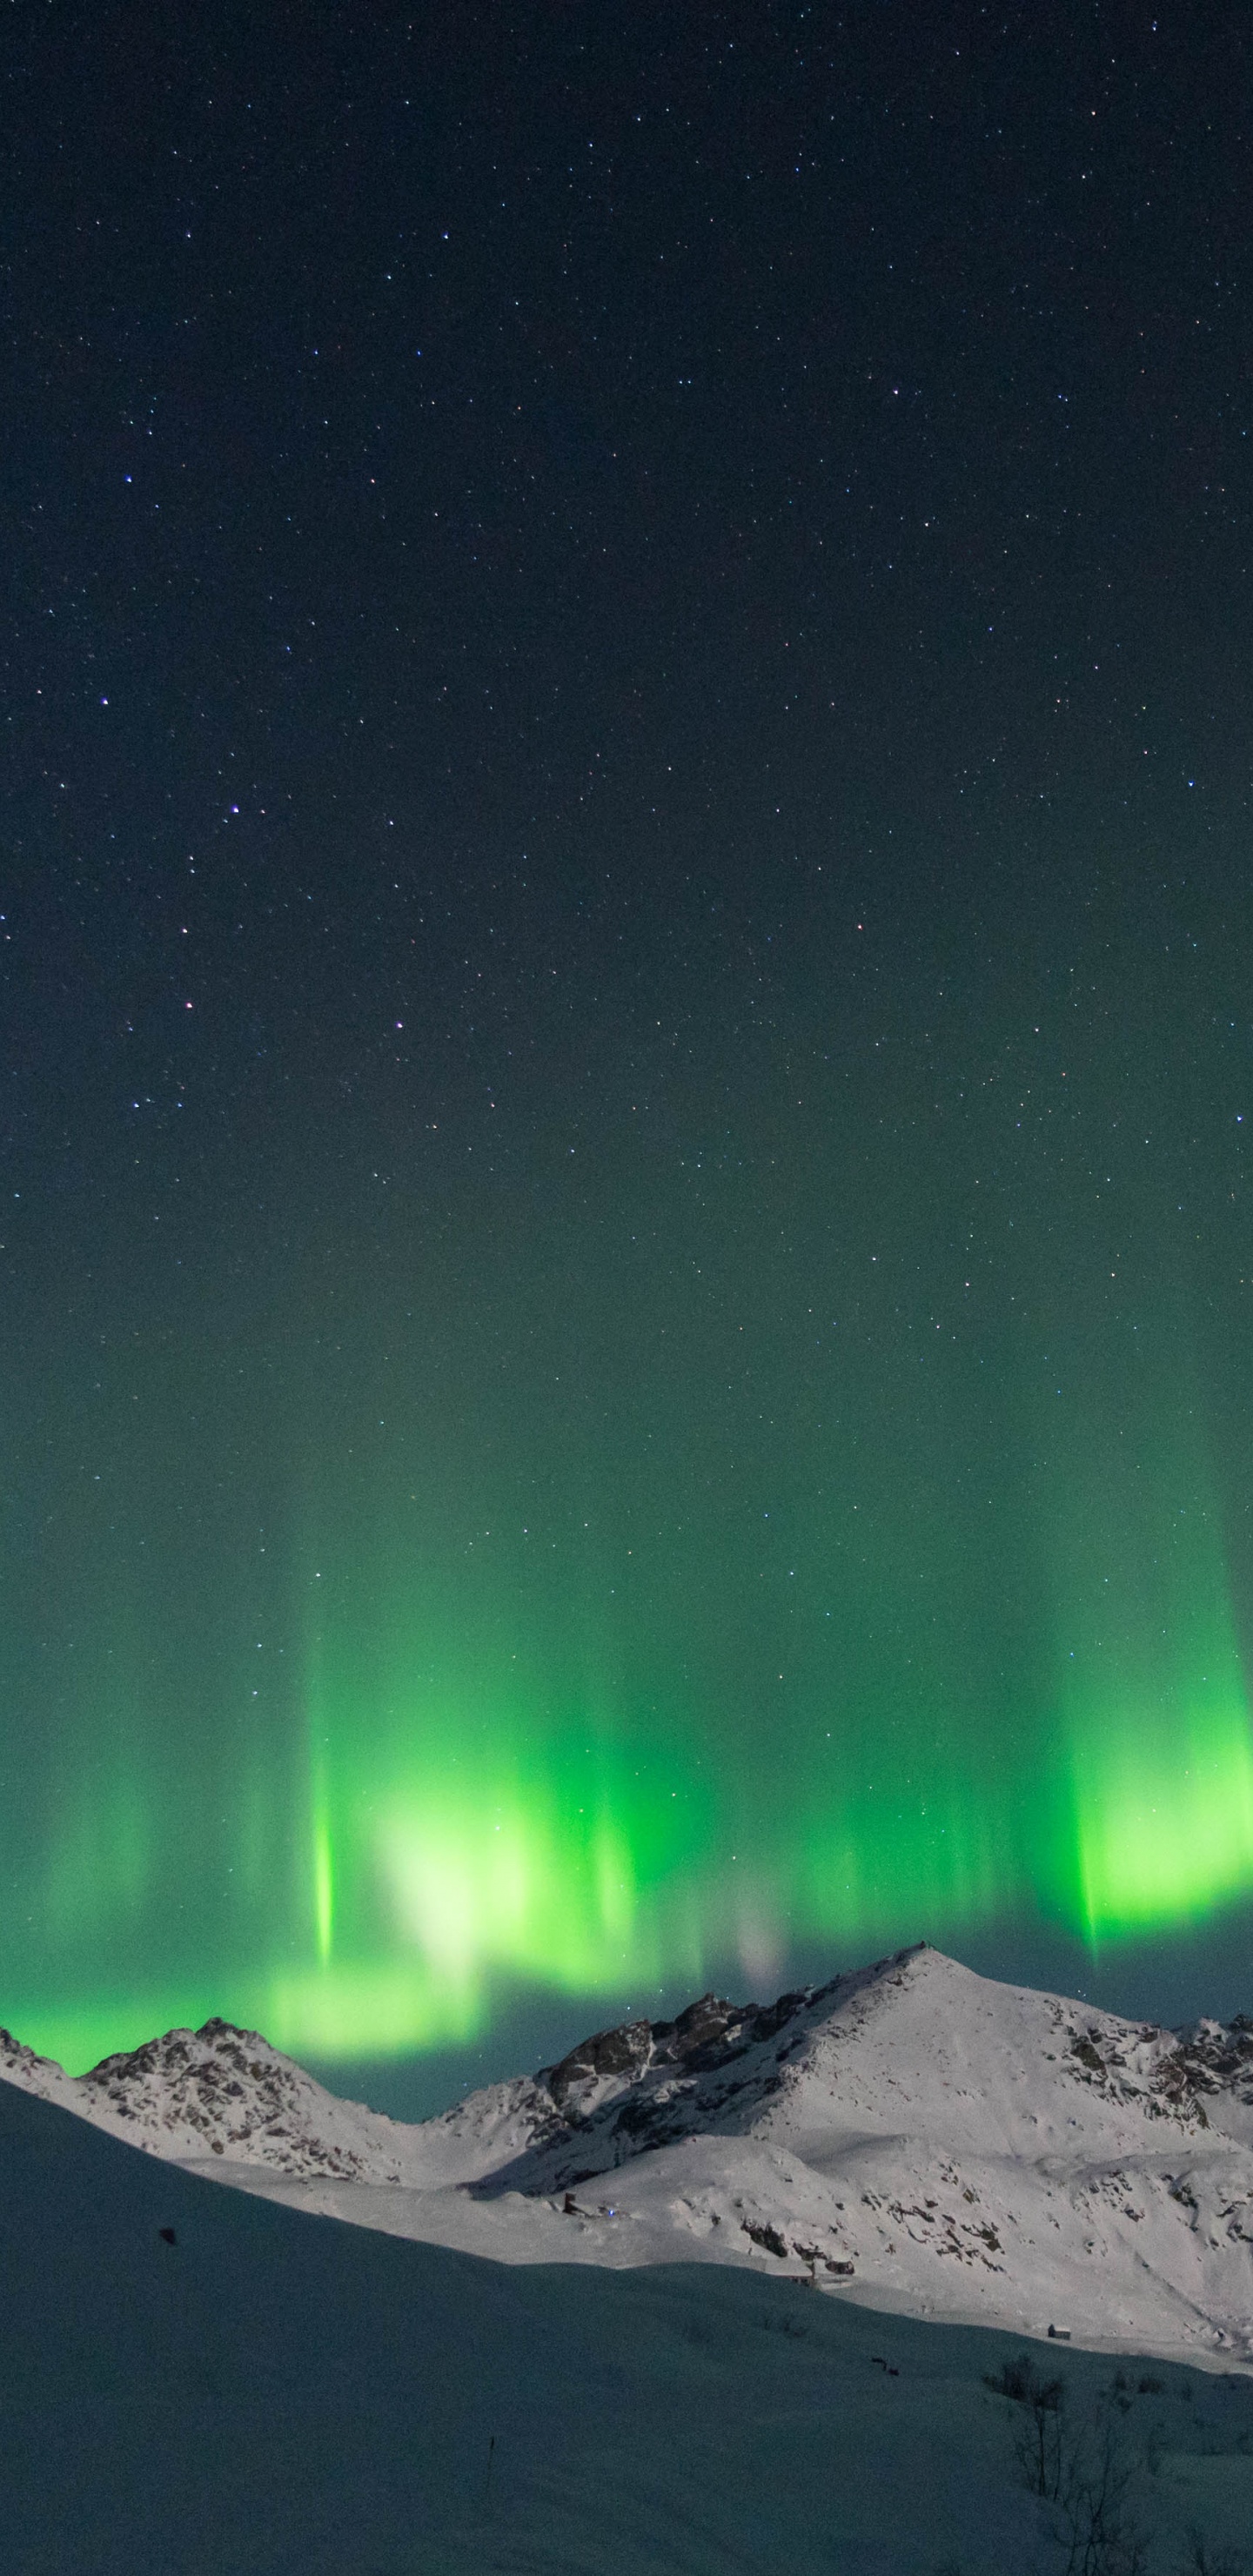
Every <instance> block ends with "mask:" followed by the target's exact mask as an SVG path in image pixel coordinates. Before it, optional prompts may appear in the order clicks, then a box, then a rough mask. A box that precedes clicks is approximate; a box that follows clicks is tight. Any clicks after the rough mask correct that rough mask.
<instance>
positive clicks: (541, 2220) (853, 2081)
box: [0, 1944, 1253, 2368]
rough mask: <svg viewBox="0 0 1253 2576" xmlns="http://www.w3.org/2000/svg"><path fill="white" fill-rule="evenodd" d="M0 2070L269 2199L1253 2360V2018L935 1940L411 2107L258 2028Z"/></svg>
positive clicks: (617, 2035)
mask: <svg viewBox="0 0 1253 2576" xmlns="http://www.w3.org/2000/svg"><path fill="white" fill-rule="evenodd" d="M0 2077H2V2078H3V2079H5V2080H7V2082H8V2083H9V2084H11V2085H16V2086H18V2087H20V2088H22V2089H23V2090H25V2091H26V2092H28V2093H31V2094H34V2095H38V2096H41V2097H42V2098H43V2099H44V2100H46V2101H49V2102H53V2103H56V2104H58V2105H60V2106H61V2107H62V2108H63V2109H65V2110H68V2111H71V2112H73V2113H75V2114H76V2115H77V2116H78V2117H79V2118H81V2119H84V2120H86V2121H88V2122H90V2123H92V2124H93V2125H94V2126H95V2127H96V2128H98V2129H102V2130H106V2131H109V2132H111V2133H112V2134H113V2136H115V2137H116V2138H120V2139H123V2140H125V2141H127V2142H128V2143H129V2144H131V2145H132V2146H135V2147H139V2148H142V2149H145V2150H146V2151H147V2152H148V2153H150V2154H153V2155H156V2156H158V2157H161V2158H163V2159H166V2160H168V2161H170V2162H172V2163H176V2164H179V2165H181V2166H184V2167H186V2168H189V2169H190V2170H192V2171H194V2172H199V2173H201V2174H206V2175H212V2176H213V2177H214V2178H215V2179H217V2180H220V2181H223V2182H229V2183H231V2184H234V2185H236V2186H238V2187H241V2188H243V2189H246V2190H248V2191H249V2192H252V2193H257V2194H260V2195H262V2196H263V2197H265V2198H268V2199H271V2200H278V2201H285V2202H287V2203H289V2204H291V2205H293V2206H295V2207H297V2208H301V2209H305V2210H310V2211H314V2212H317V2213H319V2214H321V2215H323V2216H332V2217H336V2218H339V2219H344V2220H348V2221H350V2222H352V2223H354V2224H359V2225H364V2226H367V2227H371V2228H376V2229H382V2230H383V2231H385V2232H387V2233H390V2234H392V2235H396V2236H401V2237H408V2238H411V2239H417V2240H421V2241H424V2242H426V2243H428V2244H432V2245H442V2246H445V2247H449V2248H454V2249H457V2250H460V2251H462V2252H469V2253H477V2254H485V2255H490V2256H493V2257H494V2258H495V2259H497V2260H498V2261H500V2260H503V2261H505V2262H511V2263H553V2262H575V2263H581V2264H595V2265H604V2266H608V2267H611V2268H614V2269H620V2268H629V2267H635V2266H638V2265H656V2264H668V2263H674V2262H676V2261H681V2262H687V2263H691V2262H697V2263H716V2264H723V2265H727V2264H730V2265H734V2266H739V2267H742V2268H748V2269H751V2270H755V2271H757V2272H759V2273H762V2274H767V2275H769V2276H770V2277H771V2278H772V2279H776V2280H780V2281H782V2280H785V2279H792V2280H794V2281H796V2282H798V2283H800V2284H803V2285H808V2286H810V2287H812V2288H814V2289H816V2290H818V2291H819V2292H822V2293H826V2294H827V2295H829V2296H833V2297H837V2298H841V2299H844V2300H846V2301H847V2300H852V2301H855V2302H857V2303H859V2304H864V2305H867V2306H870V2307H873V2308H877V2309H879V2310H894V2311H896V2312H898V2313H901V2314H909V2315H912V2316H916V2317H919V2318H926V2319H934V2320H936V2321H950V2322H964V2323H970V2324H981V2325H986V2326H997V2327H1002V2328H1009V2329H1011V2330H1012V2331H1014V2332H1016V2333H1019V2334H1026V2335H1031V2336H1036V2337H1040V2338H1045V2339H1047V2338H1048V2337H1049V2336H1050V2334H1051V2335H1052V2336H1053V2337H1054V2339H1056V2340H1070V2339H1073V2341H1074V2342H1075V2343H1076V2344H1083V2345H1086V2346H1088V2347H1089V2348H1092V2349H1096V2350H1102V2349H1103V2350H1111V2351H1128V2352H1136V2353H1140V2354H1159V2355H1166V2356H1172V2357H1175V2358H1178V2359H1184V2358H1186V2359H1189V2360H1192V2361H1194V2362H1199V2363H1201V2364H1202V2365H1204V2364H1207V2363H1208V2365H1209V2366H1210V2367H1214V2366H1222V2367H1225V2368H1231V2367H1232V2365H1233V2364H1234V2365H1236V2366H1237V2367H1238V2366H1239V2365H1240V2364H1241V2363H1253V2021H1251V2020H1250V2019H1248V2018H1247V2017H1245V2016H1240V2017H1238V2018H1237V2019H1236V2020H1235V2021H1234V2022H1232V2023H1230V2024H1226V2025H1224V2024H1221V2023H1218V2022H1214V2021H1202V2022H1200V2023H1198V2024H1197V2025H1195V2026H1194V2027H1193V2028H1191V2029H1188V2030H1184V2031H1171V2030H1164V2029H1160V2028H1158V2027H1156V2026H1155V2025H1152V2024H1149V2023H1140V2022H1133V2021H1128V2020H1125V2019H1122V2018H1120V2017H1119V2016H1117V2015H1115V2014H1111V2013H1106V2012H1101V2011H1097V2010H1094V2009H1093V2008H1092V2007H1091V2006H1089V2005H1087V2004H1084V2003H1081V2002H1078V2001H1070V2000H1067V1999H1065V1998H1063V1997H1059V1996H1054V1995H1049V1994H1042V1993H1038V1992H1036V1991H1034V1990H1033V1989H1030V1988H1022V1987H1016V1986H1010V1985H1005V1984H1001V1983H999V1982H997V1981H995V1980H992V1979H988V1978H983V1977H979V1976H976V1975H974V1974H973V1973H972V1972H971V1971H970V1970H969V1969H967V1968H964V1967H962V1966H960V1965H959V1964H958V1963H957V1962H956V1961H954V1960H952V1959H949V1958H946V1957H945V1956H943V1954H942V1953H940V1952H938V1951H936V1950H933V1949H930V1948H928V1947H927V1946H926V1945H925V1944H922V1945H919V1946H918V1947H917V1948H914V1949H910V1950H905V1951H900V1952H898V1953H896V1954H894V1955H893V1956H892V1957H890V1958H887V1959H882V1960H879V1961H877V1962H876V1963H875V1964H874V1965H873V1966H870V1967H867V1968H865V1969H862V1970H859V1971H857V1972H854V1973H851V1974H848V1975H844V1976H838V1977H834V1978H832V1979H831V1981H830V1982H829V1983H828V1984H825V1985H822V1986H818V1987H812V1986H810V1987H805V1988H803V1989H801V1990H799V1991H796V1992H793V1993H790V1994H785V1995H782V1996H780V1998H779V1999H778V2001H777V2002H775V2003H773V2004H769V2005H757V2004H732V2003H729V2002H726V2001H724V2000H722V1999H720V1998H718V1997H717V1996H714V1995H705V1996H702V1997H701V1998H700V1999H699V2000H698V2001H696V2002H694V2003H692V2004H691V2005H689V2006H688V2008H687V2010H686V2011H684V2012H682V2013H680V2014H679V2016H678V2017H677V2019H676V2020H674V2021H669V2022H667V2021H661V2022H649V2021H645V2020H639V2021H632V2022H629V2023H626V2024H624V2025H622V2026H620V2027H618V2028H615V2029H612V2030H607V2031H600V2032H597V2033H595V2034H594V2035H593V2036H591V2037H590V2038H588V2039H586V2040H584V2041H582V2042H580V2043H579V2044H578V2045H577V2046H575V2047H574V2048H572V2049H571V2050H570V2051H569V2053H568V2054H567V2055H566V2056H565V2057H564V2058H563V2059H562V2060H561V2061H560V2063H559V2064H557V2065H554V2066H549V2067H545V2068H542V2069H541V2070H540V2071H539V2072H538V2073H536V2074H534V2075H525V2076H519V2077H516V2078H514V2079H512V2080H510V2081H508V2082H506V2083H502V2084H495V2085H490V2086H488V2087H486V2088H485V2089H484V2090H482V2091H480V2092H478V2093H474V2094H471V2095H469V2096H468V2097H467V2098H466V2099H465V2100H463V2101H462V2102H460V2103H458V2104H457V2105H456V2106H455V2107H454V2108H452V2109H451V2110H449V2111H447V2112H444V2113H442V2114H441V2115H440V2116H438V2117H437V2118H434V2119H429V2120H424V2121H420V2122H417V2123H412V2124H407V2123H404V2122H398V2121H393V2120H391V2119H388V2118H387V2117H386V2116H385V2115H384V2114H382V2113H379V2112H375V2111H370V2110H367V2109H365V2108H364V2107H362V2106H360V2105H358V2104H355V2103H350V2102H346V2101H343V2100H341V2099H339V2098H338V2097H337V2096H335V2095H333V2094H331V2093H329V2092H328V2091H326V2090H325V2089H324V2087H323V2086H321V2085H320V2084H318V2083H316V2082H315V2081H314V2079H313V2078H312V2077H311V2076H309V2075H307V2074H306V2073H305V2072H304V2070H303V2069H302V2068H300V2067H299V2066H296V2065H295V2064H293V2063H292V2061H291V2060H289V2059H287V2058H285V2057H283V2056H281V2055H280V2054H279V2052H278V2051H277V2050H275V2049H273V2048H271V2047H270V2046H269V2044H268V2043H267V2042H266V2041H265V2040H264V2039H262V2038H260V2037H259V2036H258V2035H257V2034H255V2033H253V2032H247V2031H241V2030H237V2029H235V2028H234V2027H232V2026H231V2025H230V2024H228V2023H226V2022H222V2021H210V2022H207V2023H206V2024H205V2025H204V2027H203V2028H202V2029H201V2030H199V2031H195V2032H192V2031H185V2030H182V2031H170V2032H167V2033H166V2034H165V2035H164V2037H162V2038H157V2039H153V2040H151V2041H149V2042H147V2043H146V2044H145V2045H144V2046H143V2047H141V2048H138V2049H136V2050H134V2051H132V2052H130V2053H128V2054H125V2055H119V2056H114V2057H109V2058H106V2059H105V2060H104V2061H103V2063H102V2064H101V2065H99V2066H97V2067H95V2068H93V2069H92V2071H91V2072H90V2073H89V2074H87V2075H84V2076H80V2077H71V2076H68V2075H66V2074H65V2073H64V2072H63V2071H62V2069H61V2068H60V2067H58V2066H56V2065H54V2064H53V2063H52V2062H51V2061H49V2060H47V2059H43V2058H39V2057H36V2056H35V2055H33V2054H32V2052H31V2051H30V2050H28V2049H26V2048H24V2047H22V2046H21V2045H20V2044H19V2042H18V2041H16V2040H14V2039H12V2038H11V2037H10V2036H9V2034H8V2033H7V2032H6V2033H0Z"/></svg>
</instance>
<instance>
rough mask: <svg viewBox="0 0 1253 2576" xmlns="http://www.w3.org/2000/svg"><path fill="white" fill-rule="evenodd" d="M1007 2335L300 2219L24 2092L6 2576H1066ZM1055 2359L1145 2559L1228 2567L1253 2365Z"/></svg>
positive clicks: (4, 2430)
mask: <svg viewBox="0 0 1253 2576" xmlns="http://www.w3.org/2000/svg"><path fill="white" fill-rule="evenodd" d="M666 2152H671V2151H669V2150H667V2151H666ZM215 2170H221V2166H220V2164H219V2165H218V2166H217V2167H216V2168H215ZM238 2170H241V2171H242V2170H243V2168H238ZM288 2187H289V2188H293V2189H298V2188H299V2187H300V2186H299V2185H296V2184H292V2185H289V2186H288ZM333 2187H334V2188H336V2189H339V2190H343V2191H350V2190H351V2189H353V2188H354V2186H352V2185H350V2184H344V2183H340V2184H338V2185H335V2186H333ZM356 2188H363V2187H362V2186H357V2187H356ZM1018 2351H1019V2346H1018V2344H1017V2342H1016V2341H1014V2340H1011V2339H1008V2338H1005V2337H1003V2336H996V2335H987V2334H982V2333H980V2332H978V2331H977V2330H973V2329H970V2328H965V2327H960V2326H959V2327H952V2326H949V2327H944V2328H938V2327H935V2326H928V2325H926V2324H923V2323H920V2322H917V2321H915V2320H912V2319H894V2318H885V2317H883V2316H880V2315H876V2314H872V2313H869V2312H867V2311H866V2310H864V2309H861V2308H857V2307H854V2306H849V2305H846V2304H844V2303H843V2302H842V2301H840V2300H837V2299H823V2298H818V2297H815V2296H814V2295H813V2294H812V2293H811V2292H807V2291H804V2290H801V2291H799V2292H798V2291H797V2290H796V2289H795V2288H792V2287H790V2286H788V2284H787V2283H786V2282H784V2281H783V2280H782V2279H776V2278H770V2279H756V2278H754V2277H753V2275H752V2273H751V2271H747V2270H745V2269H743V2268H740V2269H734V2268H728V2267H725V2266H723V2267H715V2266H703V2267H702V2266H698V2265H691V2264H673V2265H670V2266H663V2267H661V2268H651V2267H650V2268H636V2269H633V2270H630V2271H625V2272H616V2273H614V2272H607V2271H604V2270H601V2269H597V2268H592V2267H580V2266H577V2265H572V2264H568V2263H566V2264H559V2265H554V2266H547V2267H545V2266H539V2267H532V2266H520V2265H517V2264H514V2265H510V2266H505V2265H501V2264H495V2263H483V2262H478V2261H475V2260H473V2259H468V2258H467V2257H465V2256H463V2255H458V2254H453V2253H449V2252H447V2251H445V2250H444V2249H443V2248H441V2247H436V2246H430V2245H424V2244H404V2243H398V2242H396V2241H395V2240H394V2239H390V2238H388V2237H385V2236H381V2235H379V2234H378V2233H376V2232H373V2231H371V2230H369V2229H366V2228H359V2227H343V2226H332V2225H328V2224H326V2223H325V2222H324V2221H321V2220H319V2219H317V2218H313V2219H310V2218H308V2217H297V2216H296V2215H294V2214H293V2213H292V2212H291V2211H290V2210H288V2209H283V2208H276V2207H274V2206H272V2205H271V2204H270V2203H269V2202H268V2201H266V2200H264V2199H257V2198H254V2197H250V2196H249V2195H247V2194H245V2193H243V2192H239V2191H222V2190H220V2189H218V2190H214V2189H212V2188H210V2187H209V2186H208V2185H207V2184H206V2182H205V2181H203V2180H202V2179H200V2178H199V2177H197V2176H196V2175H193V2174H189V2173H187V2172H186V2171H184V2170H181V2169H180V2168H179V2167H178V2166H177V2165H172V2164H169V2163H166V2162H163V2161H160V2160H158V2158H156V2157H155V2156H153V2155H151V2154H137V2153H135V2152H134V2151H133V2150H132V2149H130V2148H128V2147H126V2146H124V2145H120V2144H119V2143H118V2142H117V2141H116V2140H115V2139H113V2138H111V2137H109V2136H106V2135H103V2134H101V2132H100V2131H99V2129H98V2128H94V2127H92V2126H91V2125H89V2124H88V2123H87V2122H85V2121H83V2120H82V2119H79V2118H71V2117H68V2116H67V2115H66V2113H65V2112H64V2110H62V2109H59V2108H57V2107H56V2106H55V2105H53V2104H50V2103H48V2102H44V2101H40V2100H37V2099H34V2098H32V2096H31V2095H30V2093H29V2092H25V2091H23V2090H22V2089H21V2088H20V2087H18V2086H15V2085H11V2084H10V2085H0V2492H2V2493H3V2498H4V2508H3V2551H2V2556H3V2564H4V2568H5V2571H6V2576H66V2571H70V2570H82V2571H84V2576H135V2571H136V2570H153V2571H160V2576H735V2572H736V2571H741V2576H758V2571H760V2576H777V2571H779V2570H782V2569H786V2570H787V2571H788V2576H831V2571H832V2570H833V2569H836V2568H839V2569H841V2570H849V2571H856V2576H938V2571H943V2570H949V2571H951V2570H953V2569H955V2568H956V2567H957V2566H958V2565H960V2567H961V2569H962V2571H963V2576H1009V2571H1010V2570H1013V2571H1014V2576H1062V2571H1063V2569H1064V2567H1065V2564H1066V2550H1065V2547H1064V2546H1061V2547H1059V2545H1058V2543H1057V2542H1056V2540H1055V2539H1054V2538H1053V2537H1052V2530H1051V2524H1052V2512H1051V2508H1050V2507H1049V2506H1048V2505H1047V2504H1045V2503H1042V2502H1041V2501H1040V2500H1039V2499H1038V2498H1037V2497H1035V2496H1033V2495H1032V2494H1031V2493H1030V2492H1029V2491H1028V2490H1027V2488H1026V2486H1025V2485H1024V2483H1023V2481H1022V2477H1021V2474H1020V2470H1019V2466H1018V2462H1017V2460H1016V2457H1015V2435H1016V2434H1020V2433H1021V2430H1022V2425H1023V2413H1022V2409H1021V2408H1020V2407H1015V2406H1014V2405H1013V2404H1012V2403H1011V2402H1009V2401H1007V2399H1006V2398H1005V2397H1004V2396H999V2395H997V2394H995V2393H994V2391H993V2390H992V2389H991V2388H989V2386H988V2385H987V2382H988V2381H989V2380H990V2379H991V2380H1001V2379H1002V2376H1003V2374H1004V2372H1005V2369H1006V2366H1007V2365H1009V2366H1010V2368H1011V2369H1012V2368H1013V2366H1014V2364H1015V2361H1016V2356H1017V2354H1018ZM1047 2366H1048V2369H1049V2371H1050V2373H1053V2372H1055V2373H1056V2374H1057V2377H1058V2380H1059V2381H1060V2383H1061V2385H1062V2389H1063V2391H1064V2408H1063V2410H1062V2413H1061V2416H1060V2417H1059V2418H1056V2419H1055V2418H1054V2417H1052V2416H1051V2417H1050V2419H1049V2420H1050V2422H1053V2421H1054V2420H1057V2421H1059V2422H1060V2423H1061V2425H1062V2426H1063V2428H1064V2430H1065V2435H1066V2438H1067V2440H1068V2441H1072V2442H1073V2441H1078V2442H1079V2443H1080V2444H1082V2443H1083V2442H1084V2441H1085V2440H1088V2439H1089V2438H1090V2437H1091V2432H1092V2429H1093V2428H1095V2430H1096V2433H1097V2434H1098V2436H1099V2434H1100V2432H1101V2429H1102V2428H1103V2426H1105V2425H1106V2424H1108V2425H1109V2426H1110V2427H1111V2428H1112V2431H1113V2434H1114V2437H1115V2439H1116V2442H1117V2444H1118V2446H1119V2451H1118V2457H1119V2459H1120V2460H1121V2461H1122V2462H1123V2463H1124V2464H1125V2467H1126V2470H1127V2473H1128V2480H1129V2483H1128V2488H1127V2494H1126V2498H1125V2502H1124V2505H1123V2506H1121V2507H1120V2512H1122V2513H1123V2516H1124V2519H1125V2520H1127V2521H1130V2522H1134V2523H1135V2524H1138V2525H1139V2526H1140V2527H1142V2528H1144V2529H1146V2530H1147V2531H1148V2532H1149V2533H1150V2535H1151V2542H1152V2548H1151V2554H1150V2557H1149V2559H1148V2562H1147V2569H1146V2576H1182V2571H1183V2570H1184V2569H1185V2567H1191V2566H1193V2565H1194V2564H1195V2562H1194V2561H1193V2560H1191V2559H1189V2557H1188V2555H1187V2543H1186V2533H1187V2530H1188V2527H1189V2525H1195V2526H1196V2527H1197V2528H1198V2529H1199V2530H1200V2531H1201V2532H1202V2534H1203V2535H1204V2544H1205V2549H1206V2552H1207V2556H1206V2559H1205V2564H1207V2565H1209V2566H1210V2567H1217V2566H1220V2565H1225V2564H1234V2563H1236V2562H1235V2561H1234V2560H1231V2561H1226V2560H1223V2559H1222V2558H1221V2556H1220V2553H1221V2552H1222V2551H1223V2550H1224V2549H1234V2548H1235V2547H1236V2546H1237V2544H1238V2543H1239V2542H1240V2541H1241V2539H1242V2538H1243V2537H1245V2536H1246V2535H1247V2532H1248V2529H1249V2528H1250V2527H1251V2526H1253V2387H1251V2386H1250V2383H1249V2381H1248V2380H1247V2379H1245V2378H1242V2377H1224V2376H1222V2375H1218V2374H1214V2373H1210V2374H1208V2375H1206V2376H1204V2377H1201V2376H1200V2375H1198V2374H1196V2373H1194V2372H1191V2371H1187V2370H1182V2369H1177V2370H1171V2371H1170V2372H1169V2373H1150V2372H1146V2371H1144V2370H1142V2369H1140V2368H1139V2367H1137V2368H1136V2369H1134V2370H1131V2371H1124V2372H1123V2373H1122V2379H1121V2385H1119V2386H1114V2385H1113V2384H1112V2368H1111V2365H1110V2364H1109V2363H1107V2362H1102V2361H1100V2360H1098V2359H1096V2358H1094V2357H1093V2356H1091V2355H1089V2354H1086V2353H1083V2352H1080V2351H1078V2350H1070V2351H1066V2350H1064V2349H1063V2350H1062V2351H1060V2352H1058V2353H1056V2354H1054V2353H1052V2352H1050V2353H1049V2354H1048V2356H1047Z"/></svg>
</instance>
